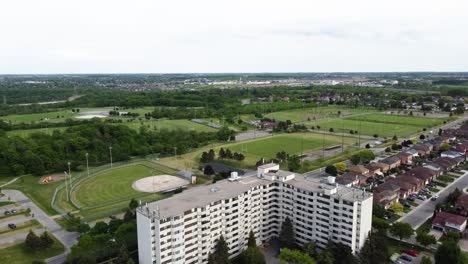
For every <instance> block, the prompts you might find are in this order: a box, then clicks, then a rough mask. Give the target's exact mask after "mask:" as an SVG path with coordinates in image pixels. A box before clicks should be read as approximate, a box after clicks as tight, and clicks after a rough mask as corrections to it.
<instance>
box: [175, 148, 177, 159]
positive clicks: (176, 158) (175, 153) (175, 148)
mask: <svg viewBox="0 0 468 264" xmlns="http://www.w3.org/2000/svg"><path fill="white" fill-rule="evenodd" d="M174 158H176V159H177V147H174Z"/></svg>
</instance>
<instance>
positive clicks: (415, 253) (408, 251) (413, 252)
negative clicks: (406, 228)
mask: <svg viewBox="0 0 468 264" xmlns="http://www.w3.org/2000/svg"><path fill="white" fill-rule="evenodd" d="M403 253H406V254H408V255H410V256H413V257H417V256H419V253H418V252H417V251H415V250H412V249H407V250H405V251H403Z"/></svg>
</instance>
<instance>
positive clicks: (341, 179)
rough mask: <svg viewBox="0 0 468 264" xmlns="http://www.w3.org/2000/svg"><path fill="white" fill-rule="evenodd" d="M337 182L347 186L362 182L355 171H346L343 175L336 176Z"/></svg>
mask: <svg viewBox="0 0 468 264" xmlns="http://www.w3.org/2000/svg"><path fill="white" fill-rule="evenodd" d="M335 181H336V183H338V184H340V185H344V186H347V187H353V186H358V185H359V183H360V180H359V175H356V174H354V173H350V172H346V173H344V174H343V175H341V176H338V177H336V180H335Z"/></svg>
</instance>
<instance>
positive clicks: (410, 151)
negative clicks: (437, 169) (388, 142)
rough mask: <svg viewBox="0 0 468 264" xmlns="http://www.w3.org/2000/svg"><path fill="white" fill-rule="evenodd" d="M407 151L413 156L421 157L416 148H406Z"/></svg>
mask: <svg viewBox="0 0 468 264" xmlns="http://www.w3.org/2000/svg"><path fill="white" fill-rule="evenodd" d="M405 152H406V153H409V154H411V155H412V156H413V158H415V157H419V152H418V151H417V150H415V149H414V148H410V149H407V150H405Z"/></svg>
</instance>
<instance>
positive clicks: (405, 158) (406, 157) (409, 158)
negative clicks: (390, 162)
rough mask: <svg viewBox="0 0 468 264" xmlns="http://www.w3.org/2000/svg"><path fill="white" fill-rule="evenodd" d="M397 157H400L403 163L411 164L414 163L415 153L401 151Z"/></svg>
mask: <svg viewBox="0 0 468 264" xmlns="http://www.w3.org/2000/svg"><path fill="white" fill-rule="evenodd" d="M397 157H399V158H400V163H401V164H405V165H409V164H411V163H413V155H412V154H411V153H408V152H400V153H398V154H397Z"/></svg>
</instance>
